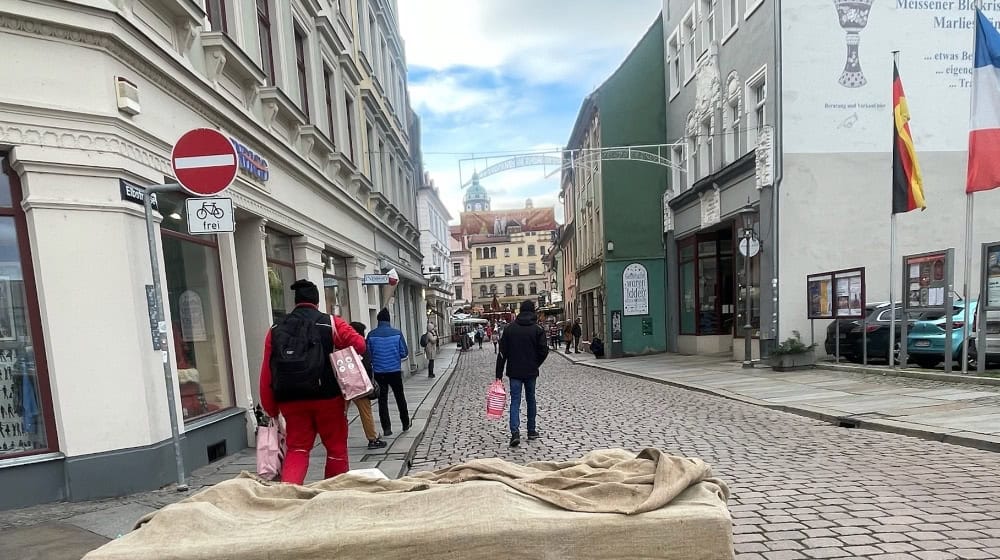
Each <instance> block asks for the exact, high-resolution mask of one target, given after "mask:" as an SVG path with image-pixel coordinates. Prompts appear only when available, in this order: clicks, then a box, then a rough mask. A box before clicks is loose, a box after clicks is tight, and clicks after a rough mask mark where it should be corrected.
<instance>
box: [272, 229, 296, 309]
mask: <svg viewBox="0 0 1000 560" xmlns="http://www.w3.org/2000/svg"><path fill="white" fill-rule="evenodd" d="M264 245H265V253H266V254H267V283H268V288H269V290H270V294H271V320H272V321H273V322H274V323H277V322H278V321H281V320H282V319H284V317H285V315H287V314H288V311H289V310H290V309H292V308H294V307H295V294H294V293H292V284H294V283H295V258H294V256H293V253H292V238H291V237H290V236H288V235H285V234H283V233H281V232H278V231H275V230H272V229H268V230H267V236H266V240H265V242H264Z"/></svg>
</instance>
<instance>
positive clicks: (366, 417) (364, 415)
mask: <svg viewBox="0 0 1000 560" xmlns="http://www.w3.org/2000/svg"><path fill="white" fill-rule="evenodd" d="M351 328H353V329H354V330H355V331H357V333H358V334H359V335H361V336H365V331H366V330H368V327H366V326H365V324H364V323H359V322H357V321H354V322H352V323H351ZM361 364H362V365H363V366H364V367H365V371H366V372H368V377H369V378H371V380H372V386H373V387H375V396H374V397H362V398H360V399H354V400H353V401H352V402H353V403H354V406H355V407H357V409H358V416H359V417H360V418H361V429H363V430H364V431H365V437H366V438H368V449H382V448H383V447H385V446H386V445H388V444H387V443H386V442H385V441H383V440H382V438H381V437H379V435H378V430H376V429H375V419H374V417H373V416H372V398H376V399H377V398H378V393H379V387H378V383H377V382H376V381H375V374H374V373H372V356H371V352H370V351H367V349H366V351H365V353H364V354H362V355H361Z"/></svg>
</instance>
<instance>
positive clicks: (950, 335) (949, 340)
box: [944, 249, 969, 373]
mask: <svg viewBox="0 0 1000 560" xmlns="http://www.w3.org/2000/svg"><path fill="white" fill-rule="evenodd" d="M945 254H946V255H947V257H946V258H945V262H947V263H948V264H947V266H948V268H947V271H946V274H947V276H946V277H945V278H946V279H947V282H948V284H947V287H946V288H945V297H944V340H945V344H944V372H945V373H951V372H952V369H953V366H954V365H955V364H954V362H955V351H954V350H953V349H952V344H954V343H955V338H954V336H955V332H954V324H953V323H952V320H953V318H954V314H955V296H954V292H955V250H954V249H948V251H947V252H946V253H945ZM964 303H965V305H966V306H968V305H969V302H967V301H966V302H964ZM966 310H968V309H966Z"/></svg>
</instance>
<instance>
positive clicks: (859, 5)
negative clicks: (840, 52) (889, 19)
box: [833, 0, 875, 88]
mask: <svg viewBox="0 0 1000 560" xmlns="http://www.w3.org/2000/svg"><path fill="white" fill-rule="evenodd" d="M874 1H875V0H833V5H834V6H835V7H836V8H837V15H838V16H839V17H840V27H841V28H843V30H844V31H846V32H847V63H846V64H844V72H843V73H842V74H841V75H840V80H838V81H839V82H840V85H842V86H844V87H847V88H859V87H861V86H863V85H865V84H867V83H868V80H867V79H866V78H865V74H864V72H862V71H861V56H860V54H859V52H858V44H859V43H860V42H861V30H862V29H864V28H865V26H867V25H868V14H869V13H871V10H872V3H873V2H874Z"/></svg>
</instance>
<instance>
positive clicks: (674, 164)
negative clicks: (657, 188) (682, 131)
mask: <svg viewBox="0 0 1000 560" xmlns="http://www.w3.org/2000/svg"><path fill="white" fill-rule="evenodd" d="M670 176H671V183H670V186H671V187H672V188H673V189H674V193H675V194H677V193H680V192H681V191H683V190H684V189H685V188H686V187H685V185H684V146H674V147H672V148H671V149H670Z"/></svg>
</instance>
